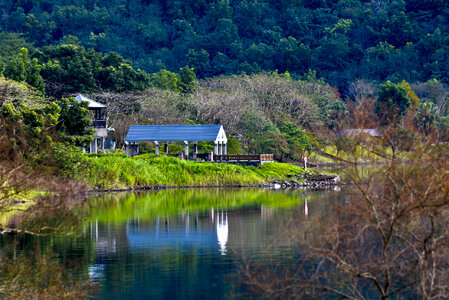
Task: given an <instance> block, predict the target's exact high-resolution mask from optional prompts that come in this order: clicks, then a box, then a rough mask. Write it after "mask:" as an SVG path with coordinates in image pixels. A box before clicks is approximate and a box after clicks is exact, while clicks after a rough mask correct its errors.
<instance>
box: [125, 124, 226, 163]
mask: <svg viewBox="0 0 449 300" xmlns="http://www.w3.org/2000/svg"><path fill="white" fill-rule="evenodd" d="M179 141H181V142H184V145H185V153H184V155H185V156H186V157H188V156H189V142H190V143H193V145H194V148H193V154H194V155H196V154H198V142H203V141H213V142H214V144H215V151H214V154H215V155H224V154H227V143H228V138H227V137H226V133H225V131H224V129H223V126H222V125H131V126H130V128H129V131H128V134H127V135H126V138H125V145H126V154H127V155H131V156H134V155H137V154H139V142H153V143H154V145H155V148H156V149H155V150H156V151H155V152H156V154H157V155H159V145H160V144H161V143H163V144H164V153H165V154H168V143H169V142H179Z"/></svg>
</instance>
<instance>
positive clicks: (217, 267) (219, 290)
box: [2, 189, 343, 299]
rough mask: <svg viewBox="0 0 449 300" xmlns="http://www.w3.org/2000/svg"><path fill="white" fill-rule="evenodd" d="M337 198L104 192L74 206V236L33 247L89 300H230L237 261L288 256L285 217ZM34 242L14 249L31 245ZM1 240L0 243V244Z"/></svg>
mask: <svg viewBox="0 0 449 300" xmlns="http://www.w3.org/2000/svg"><path fill="white" fill-rule="evenodd" d="M342 194H343V193H342V192H339V191H319V192H317V191H304V190H297V191H271V190H265V189H254V190H251V189H204V190H203V189H176V190H164V191H156V192H137V193H114V194H105V195H100V196H96V197H92V198H91V199H89V201H88V202H87V203H86V204H85V205H84V206H83V207H79V208H77V209H76V212H75V214H76V215H77V216H79V218H80V219H81V220H82V222H81V223H80V224H78V225H77V232H78V233H77V235H76V236H65V237H60V236H50V237H44V238H40V240H39V245H42V246H41V247H42V248H44V249H51V251H52V253H54V256H57V257H58V259H60V260H62V261H67V266H68V268H72V269H71V270H73V273H74V274H75V275H76V276H80V278H83V279H84V280H92V281H94V282H96V283H98V285H99V293H98V294H97V295H96V298H97V299H229V298H230V299H232V298H235V294H236V293H238V292H240V291H241V290H240V289H242V288H241V287H240V288H237V290H235V289H232V286H233V285H234V283H235V282H236V281H238V276H236V275H235V274H236V272H237V271H238V269H239V267H240V266H241V265H242V261H243V259H263V258H264V257H265V256H266V255H267V253H273V252H275V253H277V254H278V255H279V257H282V258H283V259H285V258H286V257H287V258H288V257H294V255H295V253H296V252H295V249H294V245H292V244H291V243H290V242H289V239H288V237H287V235H285V234H284V233H285V231H286V227H287V226H289V224H290V222H291V220H292V216H294V215H298V214H301V215H304V216H305V215H310V216H312V215H313V214H320V215H326V214H328V213H329V212H328V208H327V205H326V203H327V201H335V199H337V198H338V197H341V196H342ZM305 217H307V216H305ZM35 239H36V238H28V240H26V241H22V242H21V245H22V247H21V248H20V247H19V248H20V249H25V248H26V247H25V246H23V245H24V244H27V243H28V244H29V245H33V246H28V248H29V247H35V245H36V243H31V241H35ZM7 243H8V241H5V240H3V241H2V245H3V247H6V245H7ZM20 249H19V251H20ZM292 259H293V258H292ZM69 261H70V263H68V262H69ZM74 261H75V264H76V265H77V267H76V268H73V267H72V265H73V264H74V263H73V262H74ZM285 261H287V262H288V259H287V260H285Z"/></svg>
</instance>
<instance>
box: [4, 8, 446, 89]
mask: <svg viewBox="0 0 449 300" xmlns="http://www.w3.org/2000/svg"><path fill="white" fill-rule="evenodd" d="M0 11H1V17H0V27H1V28H2V31H3V33H2V35H1V37H0V48H1V49H0V56H2V57H3V58H5V57H7V56H10V55H15V54H16V53H17V52H18V51H19V50H20V48H21V47H22V46H26V47H27V48H29V49H30V53H33V49H32V48H33V47H38V48H42V47H44V46H48V45H55V44H64V43H72V44H73V43H78V44H79V45H81V46H84V47H85V48H86V49H89V48H94V49H95V50H96V51H98V52H102V53H108V52H110V51H116V52H118V53H119V54H120V55H122V56H123V57H124V58H125V59H128V60H130V61H132V62H133V67H134V68H141V69H142V70H145V71H146V72H148V73H155V72H158V71H159V70H161V69H167V70H169V71H176V72H177V71H178V70H179V69H180V68H181V67H184V66H185V65H189V66H190V67H193V68H194V70H195V73H196V75H197V77H199V78H205V77H211V76H216V75H219V74H240V73H246V74H251V73H258V72H260V71H264V70H265V71H273V70H278V71H279V73H283V72H285V71H288V72H290V74H291V75H292V77H295V76H297V77H299V76H301V75H303V74H304V73H307V72H308V70H309V69H312V70H316V71H317V76H318V78H320V77H323V78H324V79H325V81H326V82H328V83H329V84H330V85H332V86H336V87H338V88H339V90H340V92H342V93H343V94H348V95H349V94H350V92H349V87H350V84H351V83H352V82H354V81H355V80H356V79H367V80H373V81H379V82H383V81H386V80H391V81H394V82H400V81H402V80H405V81H407V82H416V81H421V82H426V81H428V80H429V79H432V78H435V79H437V80H439V81H440V82H443V83H446V84H448V83H449V2H448V1H445V0H409V1H403V0H369V1H366V0H326V1H316V0H307V1H302V0H283V1H280V0H257V1H255V0H254V1H252V0H244V1H239V0H235V1H230V0H183V1H174V0H158V1H149V0H130V1H123V0H107V1H106V0H60V1H49V0H3V1H1V3H0ZM7 33H15V34H7ZM17 34H19V35H17ZM37 56H39V57H40V58H42V55H41V54H38V55H37Z"/></svg>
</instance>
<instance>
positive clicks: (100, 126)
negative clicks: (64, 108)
mask: <svg viewBox="0 0 449 300" xmlns="http://www.w3.org/2000/svg"><path fill="white" fill-rule="evenodd" d="M75 99H76V101H78V102H79V103H81V102H82V101H85V102H88V103H89V111H90V112H91V116H92V127H93V128H94V129H95V132H94V135H93V138H94V140H93V141H92V142H91V144H90V147H88V152H89V153H97V152H98V149H100V150H102V151H104V144H105V139H106V136H107V135H108V127H107V121H106V108H107V106H106V105H103V104H101V103H98V102H95V101H94V100H92V99H89V98H87V97H85V96H83V95H81V94H79V95H78V96H76V97H75Z"/></svg>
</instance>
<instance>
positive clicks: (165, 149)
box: [164, 142, 168, 155]
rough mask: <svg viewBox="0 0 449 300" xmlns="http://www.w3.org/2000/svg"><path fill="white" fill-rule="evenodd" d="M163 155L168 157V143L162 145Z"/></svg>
mask: <svg viewBox="0 0 449 300" xmlns="http://www.w3.org/2000/svg"><path fill="white" fill-rule="evenodd" d="M164 154H165V155H168V142H165V144H164Z"/></svg>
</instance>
